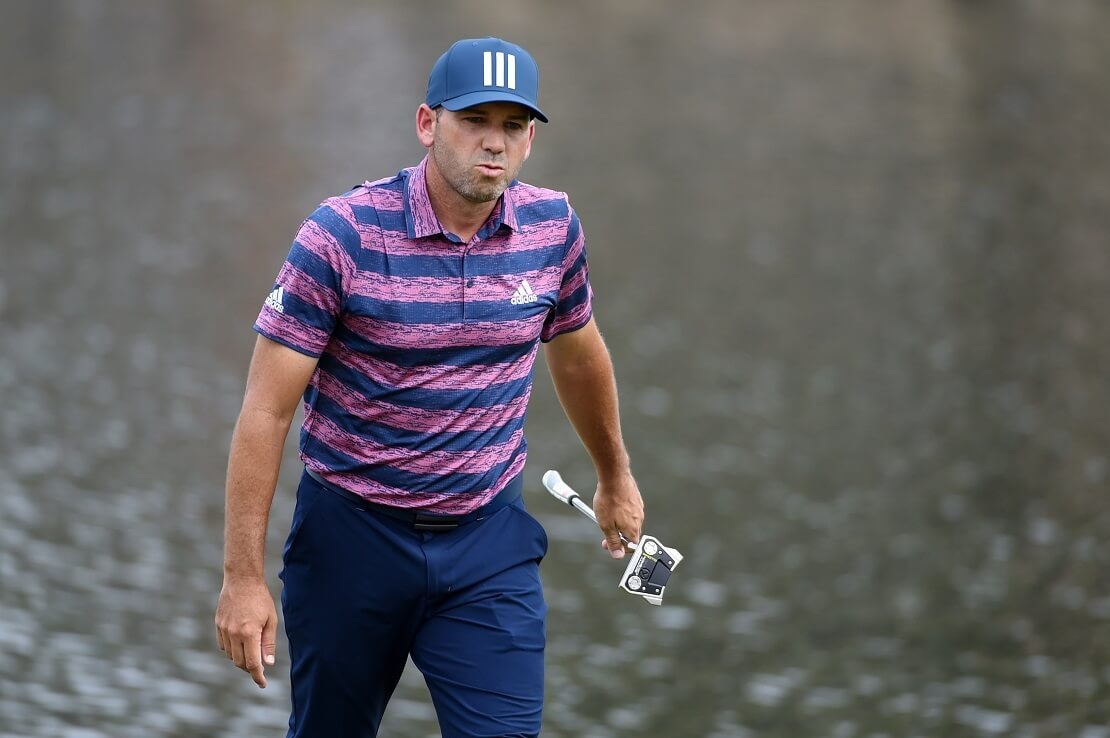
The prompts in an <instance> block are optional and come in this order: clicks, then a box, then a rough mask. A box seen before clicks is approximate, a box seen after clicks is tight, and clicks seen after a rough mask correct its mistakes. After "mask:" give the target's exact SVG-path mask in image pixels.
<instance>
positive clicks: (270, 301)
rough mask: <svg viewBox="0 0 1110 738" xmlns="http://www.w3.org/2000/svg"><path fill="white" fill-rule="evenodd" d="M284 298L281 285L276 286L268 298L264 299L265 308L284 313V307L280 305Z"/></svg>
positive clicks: (283, 289) (283, 290)
mask: <svg viewBox="0 0 1110 738" xmlns="http://www.w3.org/2000/svg"><path fill="white" fill-rule="evenodd" d="M284 297H285V288H284V287H282V286H281V285H278V286H277V288H275V289H274V291H273V292H271V293H270V296H269V297H267V298H266V307H268V308H270V309H271V310H276V311H278V312H279V313H284V312H285V305H284V304H282V298H284Z"/></svg>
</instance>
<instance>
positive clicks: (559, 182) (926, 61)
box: [0, 0, 1110, 738]
mask: <svg viewBox="0 0 1110 738" xmlns="http://www.w3.org/2000/svg"><path fill="white" fill-rule="evenodd" d="M475 7H476V8H478V10H477V11H473V10H470V11H469V12H478V13H481V14H482V17H483V18H488V19H489V22H488V24H486V25H482V26H479V25H478V22H477V20H476V17H475V16H473V15H469V14H468V13H467V12H464V11H463V10H461V9H458V10H456V9H445V8H443V7H442V5H441V4H433V3H415V4H406V5H404V6H402V5H401V4H368V3H359V2H354V1H353V0H352V1H351V2H340V1H338V0H335V1H331V2H324V3H319V4H313V5H312V6H311V7H301V6H295V5H293V4H290V3H264V2H253V1H252V2H248V3H245V4H240V5H235V6H234V7H233V6H231V5H228V4H225V3H218V2H215V0H208V1H206V2H197V3H189V4H179V5H164V6H163V5H144V4H123V3H111V2H93V1H91V0H90V1H89V2H81V3H77V2H61V1H60V0H49V1H45V2H36V3H21V4H16V5H15V6H14V7H12V8H10V9H8V11H9V12H8V16H7V20H6V22H5V24H4V25H3V28H2V29H0V62H2V63H0V136H2V138H0V162H2V167H3V169H2V171H3V172H4V176H3V177H2V178H0V220H2V222H3V226H4V227H3V229H2V231H0V233H2V238H0V248H2V250H3V261H2V265H3V266H2V267H0V318H2V321H0V390H2V391H3V395H4V400H5V401H4V403H3V405H2V406H0V421H2V422H0V469H2V470H3V471H4V472H5V473H4V474H3V475H0V738H13V737H14V736H60V737H62V738H102V737H111V738H126V737H128V736H144V737H145V736H151V735H163V736H181V737H185V736H245V735H251V736H253V735H258V736H262V735H281V734H282V732H283V725H284V723H285V720H286V717H287V705H288V688H287V685H288V676H287V672H286V669H287V666H288V664H287V662H286V661H285V660H284V644H283V643H281V644H279V664H278V668H277V669H276V670H275V672H276V673H274V674H273V675H272V677H271V679H270V686H269V688H268V689H266V690H265V691H259V690H257V689H256V688H255V687H254V686H253V685H252V684H251V683H250V680H249V679H248V678H247V677H246V676H245V675H244V674H242V673H240V672H238V671H237V670H235V669H234V668H232V667H231V666H230V665H229V664H228V662H227V661H226V659H224V657H223V655H222V654H221V653H220V652H219V651H218V650H217V649H216V646H215V642H214V634H213V628H212V624H211V621H212V615H213V608H214V605H215V599H216V595H217V593H218V590H219V586H220V581H221V573H220V568H221V558H222V550H221V546H222V540H221V537H222V522H223V521H222V516H223V514H222V494H223V493H222V475H223V465H224V463H225V459H226V448H227V442H228V439H229V435H230V430H231V426H232V423H233V422H234V419H235V416H236V413H237V410H238V405H239V402H240V399H241V394H242V386H243V377H244V372H245V367H246V361H247V357H248V353H249V350H250V345H251V341H252V340H253V337H252V333H251V331H250V324H251V321H252V320H253V317H254V314H255V313H256V311H257V309H258V305H259V303H260V301H261V299H263V298H264V297H265V294H266V292H267V290H268V289H269V286H270V280H271V279H272V277H273V274H274V273H275V272H276V269H277V267H278V266H279V264H280V262H281V260H282V258H283V257H284V254H285V250H286V248H287V244H288V241H289V239H290V237H291V235H292V233H293V232H294V230H295V228H296V225H297V223H299V221H300V219H301V218H302V217H304V215H305V214H306V213H307V212H308V211H309V210H310V209H311V208H312V207H313V206H314V205H315V204H316V202H318V201H319V200H321V199H322V198H324V197H326V196H328V195H330V194H333V193H334V192H338V191H341V190H343V189H345V188H346V187H347V186H349V185H351V184H353V183H354V182H358V181H361V180H363V179H366V178H371V179H373V178H376V177H379V176H384V175H385V174H389V173H391V172H394V171H396V170H397V169H399V168H400V167H402V166H406V165H410V164H412V163H414V162H415V161H416V160H417V158H418V157H419V155H420V150H419V147H418V146H417V144H416V142H415V140H414V138H413V136H412V132H411V125H412V124H411V111H413V110H415V107H416V105H417V104H418V103H419V101H420V94H421V90H422V87H423V84H424V78H425V75H426V73H427V68H428V66H429V65H430V62H431V61H432V60H433V59H434V57H435V55H436V54H437V53H439V51H441V50H442V48H444V47H446V45H447V44H448V43H450V41H451V40H453V39H454V38H456V37H457V36H460V35H477V34H480V33H487V32H488V33H495V34H498V35H504V36H507V37H510V38H513V39H514V40H517V41H518V42H520V43H522V44H524V45H525V46H526V47H528V48H529V49H530V50H532V51H533V53H534V54H535V55H536V57H537V58H538V59H539V61H540V64H541V66H542V67H543V69H544V92H543V94H544V99H545V103H544V107H545V110H548V112H549V113H551V115H552V123H551V124H550V125H549V126H545V127H544V128H543V130H542V131H541V132H540V135H539V138H538V140H537V145H536V149H535V152H534V155H533V158H532V160H531V161H530V162H529V165H528V167H527V168H526V171H525V174H526V175H527V177H526V178H527V179H530V180H532V181H535V182H537V183H541V184H545V185H548V186H553V187H558V188H561V189H566V190H568V191H569V192H570V193H571V195H572V198H573V201H574V202H575V203H576V206H577V209H578V210H579V213H580V214H581V216H582V219H583V222H584V223H585V226H586V230H587V234H588V236H589V239H590V244H591V261H592V265H593V275H594V282H595V287H596V290H597V293H598V304H597V308H598V316H599V321H600V323H601V327H602V329H603V331H604V333H605V334H606V337H607V340H608V342H609V344H610V347H611V349H612V351H613V354H614V359H615V361H616V363H617V366H618V373H619V375H620V381H621V387H622V407H623V416H624V419H625V426H626V435H627V440H628V443H629V446H630V448H631V450H632V452H633V456H634V459H635V463H636V468H637V472H638V475H639V479H640V481H641V486H642V488H643V489H644V492H645V496H646V498H647V500H648V521H647V530H648V532H651V533H653V534H655V535H658V536H659V537H661V538H662V539H663V540H664V541H665V542H666V543H668V544H669V545H674V546H676V547H678V548H680V549H681V550H682V551H683V553H684V554H685V555H686V560H685V561H684V562H683V564H682V566H681V567H680V568H679V570H678V572H677V573H676V575H675V578H674V580H673V586H672V587H671V589H670V590H669V592H668V596H667V598H668V599H667V604H666V605H665V606H664V607H662V608H651V607H649V606H647V605H645V604H642V603H639V602H637V601H634V600H633V599H632V598H630V597H628V596H627V595H624V594H622V593H621V592H619V591H618V590H617V589H616V580H617V576H618V574H619V571H620V569H619V565H616V564H614V563H612V562H610V561H608V560H607V559H606V558H605V557H604V556H602V555H601V554H600V552H599V549H598V547H597V541H598V537H597V535H596V533H594V532H593V531H592V530H591V528H590V526H589V524H588V523H587V522H586V521H585V520H584V519H583V518H581V517H580V516H577V515H576V514H575V513H573V512H572V511H570V510H567V509H566V508H565V507H560V506H558V505H557V503H556V502H555V501H554V500H552V499H551V498H550V497H548V496H546V495H545V494H544V493H543V492H542V491H541V488H540V485H539V477H540V475H541V474H542V472H543V470H545V469H547V468H559V469H560V470H561V471H562V473H563V476H564V477H565V478H567V479H568V481H570V482H571V483H572V484H574V485H576V486H578V487H580V488H583V489H585V488H588V487H589V486H590V481H591V477H590V468H589V465H588V462H587V460H586V458H585V454H584V452H583V451H582V450H581V448H580V447H579V446H578V443H577V441H576V440H575V438H574V436H573V434H572V433H571V431H570V430H569V428H568V426H567V424H566V422H565V420H564V419H563V418H562V416H561V414H560V411H559V409H558V406H557V404H556V402H555V400H554V398H553V394H552V392H551V391H550V388H549V385H548V383H547V381H546V378H544V377H543V376H542V375H543V371H542V370H539V371H538V372H537V377H538V381H537V390H536V396H535V399H534V404H533V409H532V412H531V415H530V418H529V424H528V431H529V438H530V448H531V455H530V462H529V469H530V470H531V471H529V472H528V474H529V475H530V477H529V480H530V481H529V489H528V491H527V499H528V504H529V506H530V508H531V509H532V511H533V512H534V513H535V514H536V515H537V516H538V517H539V518H540V519H541V520H542V521H543V523H544V524H545V526H546V527H547V529H548V532H549V534H550V537H551V552H550V554H549V557H548V559H547V560H546V562H545V564H544V568H543V575H544V580H545V584H546V587H547V593H548V599H549V602H550V605H551V619H550V623H549V654H550V656H549V667H548V683H549V691H548V700H547V709H546V713H545V731H544V735H545V736H552V737H553V738H557V737H558V736H588V737H590V738H609V737H613V738H615V737H616V736H619V735H627V734H633V733H646V732H650V733H651V734H653V735H657V736H668V737H674V738H726V737H728V738H754V737H755V736H760V737H765V736H766V737H776V736H783V737H786V736H790V737H791V738H797V737H799V736H828V737H830V738H853V737H856V736H859V737H861V738H863V737H877V736H946V737H948V736H1017V737H1019V738H1033V737H1039V736H1047V737H1055V736H1076V737H1077V738H1110V727H1108V726H1110V635H1108V634H1110V587H1108V585H1107V579H1106V575H1105V572H1106V570H1107V566H1108V565H1110V506H1108V505H1107V503H1106V499H1107V497H1106V492H1107V488H1108V481H1110V451H1108V449H1110V418H1108V415H1107V411H1106V408H1107V407H1108V406H1110V403H1108V400H1110V397H1108V395H1110V386H1108V383H1107V380H1106V376H1107V368H1108V367H1110V348H1108V347H1110V318H1108V317H1107V316H1108V315H1110V291H1108V290H1107V284H1108V279H1110V248H1108V246H1107V238H1106V234H1107V233H1108V232H1110V215H1108V213H1110V169H1108V165H1107V162H1108V161H1110V134H1108V133H1107V130H1108V129H1107V126H1106V125H1105V121H1106V119H1107V116H1108V114H1110V93H1108V89H1110V86H1108V85H1107V84H1106V70H1107V69H1110V10H1107V8H1106V7H1105V6H1104V5H1103V4H1100V3H1097V2H1094V0H1090V1H1083V0H1076V1H1075V2H1068V3H1050V2H1047V0H1042V1H1040V2H1035V1H1033V0H1023V1H1022V2H1015V3H1007V4H1003V3H997V2H994V3H992V2H955V1H953V2H939V1H938V2H929V3H916V2H915V3H911V2H900V3H885V2H877V1H873V0H872V1H868V0H850V1H848V2H844V3H837V4H835V5H819V4H786V3H777V4H771V3H729V2H724V1H723V0H721V1H720V2H708V3H705V4H704V5H703V6H699V9H696V10H695V9H692V8H687V7H685V6H683V7H681V8H680V7H679V6H674V5H671V4H667V3H653V2H652V3H649V2H645V3H636V4H633V3H619V2H605V3H597V4H590V5H582V6H581V7H577V6H576V7H569V6H563V5H554V4H553V5H550V6H547V5H543V6H540V5H539V4H536V5H534V6H532V5H523V6H512V7H506V6H503V5H501V4H496V5H495V4H492V3H479V4H477V5H476V6H475ZM288 451H289V453H288V463H287V465H286V467H285V474H284V475H283V478H282V483H281V488H280V489H279V494H278V497H277V500H276V502H275V509H274V516H273V524H272V527H271V531H270V541H269V549H268V550H269V553H270V565H269V574H270V577H271V580H272V581H273V584H274V585H275V593H276V586H277V584H278V583H277V581H276V572H277V556H278V551H279V547H280V542H281V540H282V538H283V537H284V533H285V529H286V527H287V525H288V520H289V515H290V513H291V509H292V492H293V485H294V483H295V479H296V465H295V463H294V453H293V448H292V447H290V448H289V449H288ZM382 732H383V735H390V736H413V737H417V738H420V737H422V736H432V735H436V734H437V731H436V727H435V720H434V715H433V714H432V712H431V709H430V707H429V702H428V699H427V696H426V693H425V690H424V687H423V684H422V682H421V679H420V677H419V674H418V673H416V672H415V671H414V670H409V671H407V672H406V674H405V676H404V678H403V681H402V684H401V686H400V688H399V690H398V693H397V696H396V697H395V699H394V701H393V702H392V704H391V706H390V709H389V712H388V713H387V716H386V723H385V727H384V729H383V731H382Z"/></svg>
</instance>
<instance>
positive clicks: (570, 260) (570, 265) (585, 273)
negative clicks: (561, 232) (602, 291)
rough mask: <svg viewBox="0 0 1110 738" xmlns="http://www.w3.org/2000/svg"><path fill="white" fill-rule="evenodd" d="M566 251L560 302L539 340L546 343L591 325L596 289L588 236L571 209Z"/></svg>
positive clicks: (570, 208) (569, 209)
mask: <svg viewBox="0 0 1110 738" xmlns="http://www.w3.org/2000/svg"><path fill="white" fill-rule="evenodd" d="M567 207H568V211H569V213H570V216H569V222H568V224H567V241H566V243H567V250H566V254H565V255H564V256H563V280H562V283H561V284H560V285H559V296H558V302H557V303H556V304H555V309H554V310H552V311H551V312H550V313H549V314H548V316H547V320H545V321H544V324H543V332H542V333H540V340H541V341H543V342H544V343H546V342H548V341H550V340H551V339H553V338H555V337H556V336H558V335H560V334H562V333H570V332H571V331H576V330H578V329H579V328H581V327H582V326H584V325H586V323H589V322H590V317H591V316H592V315H593V296H594V293H593V288H592V287H591V286H590V268H589V265H588V264H587V261H586V236H585V234H584V233H583V232H582V224H581V223H580V222H579V220H578V214H577V213H575V212H574V208H572V207H570V206H569V203H568V206H567Z"/></svg>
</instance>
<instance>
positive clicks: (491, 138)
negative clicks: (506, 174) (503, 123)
mask: <svg viewBox="0 0 1110 738" xmlns="http://www.w3.org/2000/svg"><path fill="white" fill-rule="evenodd" d="M482 148H484V149H485V150H486V151H488V152H490V153H491V154H500V153H501V152H502V151H504V150H505V132H504V131H501V130H497V129H491V130H489V131H486V135H485V138H484V140H483V141H482Z"/></svg>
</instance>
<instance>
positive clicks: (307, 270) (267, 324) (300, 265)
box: [254, 198, 361, 357]
mask: <svg viewBox="0 0 1110 738" xmlns="http://www.w3.org/2000/svg"><path fill="white" fill-rule="evenodd" d="M360 247H361V239H360V237H359V233H358V230H357V228H356V227H355V221H354V214H353V213H352V212H351V210H350V208H349V207H347V205H346V203H344V202H343V201H342V200H340V199H337V198H333V199H331V200H326V201H325V202H324V203H323V204H322V205H320V207H318V208H317V209H316V211H315V212H314V213H312V215H310V216H308V218H306V219H305V221H304V222H303V223H302V224H301V227H300V230H298V231H297V236H296V238H295V239H294V240H293V245H292V247H291V248H290V249H289V255H288V256H287V257H286V259H285V263H284V264H283V265H282V267H281V270H280V271H279V272H278V276H277V280H276V281H275V282H274V286H273V290H272V291H271V292H270V294H269V296H268V297H267V298H266V300H265V302H264V303H263V305H262V311H261V312H260V313H259V314H258V319H257V320H256V321H255V323H254V329H255V330H256V331H258V332H259V333H261V334H262V335H263V336H265V337H266V338H269V339H270V340H272V341H276V342H278V343H280V344H283V345H285V346H288V347H289V348H291V349H293V350H295V351H299V352H300V353H302V354H306V355H308V356H314V357H319V356H320V354H322V353H323V352H324V348H325V347H326V346H327V345H328V341H329V340H330V339H331V334H332V332H333V331H334V329H335V325H336V322H337V321H338V319H339V316H340V314H341V313H342V310H343V305H344V302H345V300H346V296H347V293H348V290H349V288H350V284H351V281H352V278H353V276H354V273H355V268H356V265H357V262H358V254H359V250H360Z"/></svg>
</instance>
